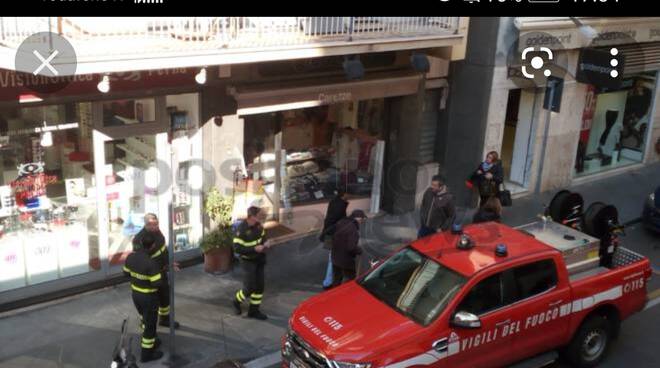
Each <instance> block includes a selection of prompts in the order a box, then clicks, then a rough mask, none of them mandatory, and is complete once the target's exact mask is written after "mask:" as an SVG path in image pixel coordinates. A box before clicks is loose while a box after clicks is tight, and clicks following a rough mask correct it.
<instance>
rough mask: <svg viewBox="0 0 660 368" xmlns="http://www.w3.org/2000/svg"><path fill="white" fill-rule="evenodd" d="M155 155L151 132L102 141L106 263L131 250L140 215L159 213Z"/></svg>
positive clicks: (141, 221)
mask: <svg viewBox="0 0 660 368" xmlns="http://www.w3.org/2000/svg"><path fill="white" fill-rule="evenodd" d="M156 158H157V157H156V136H155V135H143V136H135V137H127V138H125V139H117V140H113V141H109V142H106V143H105V166H104V177H105V192H106V201H107V202H106V203H107V204H106V205H107V208H108V216H107V219H108V260H109V262H110V266H117V265H121V264H123V262H124V260H125V258H126V256H128V254H129V253H130V252H131V251H132V250H133V246H132V240H133V236H134V235H135V234H137V233H138V232H139V231H140V230H141V229H142V228H143V227H144V215H145V214H147V213H154V214H156V215H157V216H158V215H160V212H159V211H160V205H159V193H158V186H159V183H160V181H159V170H158V167H157V165H156ZM163 232H165V230H164V229H163Z"/></svg>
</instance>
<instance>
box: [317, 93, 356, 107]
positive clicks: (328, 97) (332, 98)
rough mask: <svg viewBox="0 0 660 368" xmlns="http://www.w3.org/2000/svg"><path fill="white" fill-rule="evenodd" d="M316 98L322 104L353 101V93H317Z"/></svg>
mask: <svg viewBox="0 0 660 368" xmlns="http://www.w3.org/2000/svg"><path fill="white" fill-rule="evenodd" d="M318 100H319V101H321V103H324V104H333V103H338V102H346V101H353V94H352V93H351V92H339V93H331V94H326V93H319V98H318Z"/></svg>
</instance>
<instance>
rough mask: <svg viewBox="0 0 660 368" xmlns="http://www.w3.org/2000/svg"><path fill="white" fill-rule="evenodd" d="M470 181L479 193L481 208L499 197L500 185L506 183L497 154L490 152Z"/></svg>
mask: <svg viewBox="0 0 660 368" xmlns="http://www.w3.org/2000/svg"><path fill="white" fill-rule="evenodd" d="M470 181H471V182H472V183H473V184H474V185H476V186H477V190H478V191H479V199H480V200H479V207H483V206H484V205H485V204H486V202H487V201H488V198H490V197H498V196H499V191H500V185H501V184H502V183H503V182H504V170H503V169H502V164H501V163H500V160H499V155H498V154H497V152H495V151H491V152H488V154H487V155H486V160H485V161H484V162H482V163H481V164H480V165H479V167H478V168H477V169H476V170H475V171H474V173H473V174H472V176H471V177H470Z"/></svg>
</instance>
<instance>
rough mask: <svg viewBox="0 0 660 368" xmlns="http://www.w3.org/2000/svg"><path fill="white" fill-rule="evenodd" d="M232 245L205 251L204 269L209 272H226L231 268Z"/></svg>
mask: <svg viewBox="0 0 660 368" xmlns="http://www.w3.org/2000/svg"><path fill="white" fill-rule="evenodd" d="M231 261H232V252H231V247H221V248H214V249H212V250H210V251H209V252H207V253H204V271H206V272H208V273H225V272H228V271H229V270H230V269H231Z"/></svg>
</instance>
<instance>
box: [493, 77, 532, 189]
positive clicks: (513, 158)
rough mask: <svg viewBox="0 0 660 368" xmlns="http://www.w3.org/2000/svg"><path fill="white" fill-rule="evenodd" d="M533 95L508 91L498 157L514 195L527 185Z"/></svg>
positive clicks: (530, 92) (529, 92)
mask: <svg viewBox="0 0 660 368" xmlns="http://www.w3.org/2000/svg"><path fill="white" fill-rule="evenodd" d="M535 96H536V95H535V93H534V92H533V91H525V90H522V89H513V90H510V91H509V100H508V103H507V109H506V118H505V122H504V134H503V139H502V152H501V158H502V166H503V168H504V175H505V180H506V184H507V186H508V189H509V190H511V191H512V192H514V193H516V192H522V191H525V190H527V187H528V184H529V169H530V166H531V161H532V160H531V156H532V139H531V138H532V130H533V129H532V128H533V126H532V125H533V124H532V122H533V117H534V103H535Z"/></svg>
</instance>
